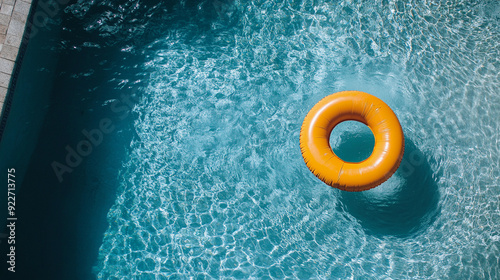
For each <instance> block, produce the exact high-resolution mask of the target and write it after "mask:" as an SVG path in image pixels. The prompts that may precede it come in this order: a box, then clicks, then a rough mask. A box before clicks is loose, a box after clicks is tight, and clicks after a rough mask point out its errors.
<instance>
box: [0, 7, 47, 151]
mask: <svg viewBox="0 0 500 280" xmlns="http://www.w3.org/2000/svg"><path fill="white" fill-rule="evenodd" d="M37 2H38V0H3V1H2V2H1V3H0V5H1V6H0V108H1V113H0V142H1V140H2V136H3V132H4V130H5V126H6V124H7V118H8V116H9V112H10V109H11V106H12V100H13V95H14V92H15V88H16V84H17V77H18V75H19V72H20V69H21V65H22V60H23V57H24V53H25V51H26V47H27V45H28V41H29V39H30V37H31V31H32V28H31V27H32V26H33V13H34V12H33V10H34V7H36V3H37ZM3 23H7V24H3ZM9 72H10V73H9Z"/></svg>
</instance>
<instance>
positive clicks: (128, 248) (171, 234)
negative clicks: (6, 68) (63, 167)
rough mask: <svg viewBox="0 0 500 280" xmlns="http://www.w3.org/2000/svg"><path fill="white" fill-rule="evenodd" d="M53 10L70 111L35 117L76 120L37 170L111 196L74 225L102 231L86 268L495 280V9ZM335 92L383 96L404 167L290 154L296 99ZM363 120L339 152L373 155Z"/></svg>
mask: <svg viewBox="0 0 500 280" xmlns="http://www.w3.org/2000/svg"><path fill="white" fill-rule="evenodd" d="M62 18H63V19H62V20H61V25H62V31H61V33H62V35H61V41H60V42H58V43H55V45H56V46H57V47H55V49H56V52H57V53H61V54H62V57H63V58H62V59H61V60H60V62H59V64H60V65H59V66H58V67H59V68H58V69H62V70H63V71H61V72H60V74H59V76H60V80H57V79H56V78H54V80H57V81H55V82H54V83H55V84H56V87H55V88H56V89H55V90H54V91H57V92H59V93H58V94H56V96H59V97H61V98H63V99H62V101H61V100H60V99H59V100H53V101H51V102H52V103H51V104H52V105H51V106H53V107H54V108H55V107H57V108H59V109H57V110H59V111H57V110H56V109H53V110H54V111H53V112H58V114H61V112H66V113H67V115H69V116H70V118H69V119H70V120H72V121H66V120H59V121H58V122H55V120H56V119H57V118H60V115H58V114H56V113H50V112H52V111H50V112H49V113H48V115H49V117H48V118H47V120H52V121H53V122H55V123H59V124H57V125H58V126H61V127H69V125H71V128H70V131H66V132H64V133H60V132H58V133H60V134H58V135H59V136H60V137H62V139H63V140H60V141H59V142H57V143H55V144H54V143H46V145H47V146H48V147H50V149H49V151H48V152H47V153H46V154H44V157H48V159H47V160H45V161H43V160H42V159H40V161H39V162H42V161H43V162H44V166H46V167H44V168H45V170H48V171H49V172H43V174H42V172H40V174H38V176H40V177H42V178H44V177H47V178H49V176H50V179H46V180H47V181H48V180H51V182H54V184H55V185H56V186H60V184H63V185H64V184H66V185H64V186H66V187H67V188H70V189H71V190H76V189H80V188H86V189H90V191H89V192H88V193H90V194H92V193H93V195H94V197H93V198H89V199H88V200H89V201H91V202H92V203H93V204H91V205H94V206H95V207H98V208H99V209H100V210H99V211H100V212H99V213H104V212H103V211H104V210H106V211H107V209H108V208H109V212H107V224H105V223H104V222H103V221H101V220H99V221H100V222H99V223H98V225H99V226H98V229H95V231H96V232H93V231H92V230H89V229H84V228H85V227H84V226H83V225H82V224H78V223H77V224H74V225H72V226H71V227H70V228H72V231H71V234H70V235H69V236H73V235H75V236H79V234H81V231H82V230H83V231H84V232H85V230H87V231H91V232H93V233H92V236H94V237H102V239H98V240H93V241H87V242H89V243H92V244H94V245H92V246H91V248H93V250H95V249H96V248H99V249H98V253H96V251H93V252H89V253H88V254H90V255H93V256H95V257H93V258H90V257H89V258H88V259H87V260H88V261H87V263H86V265H85V266H84V267H83V268H81V269H82V270H88V271H90V270H91V271H92V274H93V275H94V277H98V278H99V279H170V278H172V279H174V278H176V277H177V278H180V279H184V278H194V279H220V278H237V279H247V278H256V279H265V278H278V279H281V278H299V279H317V278H322V279H498V278H500V258H499V256H500V251H499V248H500V226H499V224H500V187H499V186H500V184H499V183H500V141H499V139H500V138H499V136H498V135H499V133H500V125H499V124H498V122H497V119H498V118H499V114H500V75H499V73H500V59H499V55H500V43H499V42H500V5H499V4H498V3H497V2H495V1H465V0H464V1H385V0H381V1H332V2H327V1H276V0H273V1H234V2H232V1H218V0H216V1H201V2H195V1H181V2H179V3H176V2H167V3H153V1H145V2H141V1H120V2H116V1H103V2H99V3H95V2H92V1H77V2H76V3H72V4H70V5H68V6H67V7H66V8H65V9H64V13H63V14H62ZM61 80H62V81H61ZM348 89H349V90H361V91H365V92H368V93H371V94H373V95H376V96H377V97H379V98H381V99H382V100H384V101H385V102H386V103H387V104H388V105H389V106H390V107H391V108H392V109H393V110H394V112H395V113H396V115H397V116H398V118H399V120H400V122H401V125H402V127H403V130H404V133H405V138H406V146H405V156H404V158H403V162H402V164H401V167H400V168H399V170H398V171H397V172H396V173H395V175H394V176H393V177H392V178H391V179H389V180H388V181H387V182H386V183H384V184H382V185H381V186H379V187H377V188H375V189H373V190H370V191H366V192H362V193H345V192H342V191H339V190H336V189H332V188H330V187H328V186H326V185H324V184H323V183H321V181H319V180H318V179H316V177H314V175H312V174H311V173H310V172H309V170H308V169H307V167H306V166H305V164H304V162H303V159H302V157H301V154H300V148H299V132H300V126H301V124H302V121H303V119H304V117H305V115H306V114H307V112H308V110H309V109H310V108H311V107H312V106H313V105H314V104H315V103H316V102H317V101H319V100H320V99H321V98H323V97H324V96H326V95H328V94H331V93H333V92H336V91H341V90H348ZM67 93H71V94H67ZM73 93H74V95H76V96H77V97H75V96H74V95H72V94H73ZM127 98H128V99H127ZM125 99H127V100H129V102H127V101H125ZM127 104H129V105H130V106H128V105H127ZM125 105H127V106H125ZM61 108H63V109H61ZM120 108H122V109H120ZM104 119H109V122H110V124H111V125H112V126H113V127H114V129H113V130H112V131H110V132H109V133H107V132H105V131H104V130H102V129H101V132H102V131H104V132H102V135H103V137H102V144H101V143H100V144H99V145H95V146H96V147H95V151H93V152H90V153H89V155H88V156H85V157H83V160H82V163H80V164H78V165H77V166H76V167H74V170H73V172H72V173H69V172H68V173H64V174H61V178H62V181H63V182H62V183H58V182H57V180H56V177H57V176H56V175H55V174H54V169H53V165H51V164H52V163H53V162H54V161H57V162H60V163H61V164H65V162H64V161H65V157H66V156H67V154H68V153H69V150H68V149H65V147H66V146H69V147H70V148H71V149H74V150H76V149H77V148H78V145H79V143H80V142H81V141H83V140H82V139H85V137H86V136H85V133H82V132H81V131H82V129H86V131H95V129H98V128H101V126H100V123H101V122H102V121H103V120H104ZM47 120H46V121H45V123H46V125H47V126H49V125H56V124H54V123H53V122H49V121H47ZM61 122H68V123H69V124H68V126H65V125H63V124H61ZM108 127H109V126H108ZM68 129H69V128H68ZM363 129H364V128H363V127H362V126H357V125H353V124H346V125H344V126H341V127H339V128H338V129H336V130H335V131H334V134H333V135H332V139H331V145H332V147H333V149H334V150H335V151H336V152H338V153H339V154H340V156H341V157H344V158H347V159H351V160H358V159H359V158H358V157H363V156H366V154H367V153H368V154H369V153H370V148H366V147H370V146H371V147H372V146H373V144H372V141H373V139H372V138H371V136H370V134H369V132H367V131H366V130H363ZM45 131H54V129H52V130H49V129H47V130H45ZM61 135H62V136H61ZM46 137H48V136H46ZM42 139H45V138H43V137H42ZM47 139H49V138H47ZM89 141H90V140H89ZM47 142H50V141H48V140H47ZM38 145H39V146H38V147H39V149H42V148H43V147H44V146H43V145H41V144H38ZM97 146H98V147H97ZM82 147H83V146H82ZM82 149H83V148H82ZM82 151H84V150H82ZM51 152H54V153H55V154H50V153H51ZM39 157H42V156H39ZM66 163H67V162H66ZM45 173H47V174H45ZM56 173H57V172H56ZM29 174H33V173H29V172H28V175H29ZM28 175H27V176H28ZM25 180H28V181H29V179H28V178H27V179H25ZM26 184H28V183H26ZM23 187H24V185H23ZM67 192H70V193H71V192H73V191H67ZM75 192H76V191H75ZM90 194H89V196H91V195H90ZM96 194H97V195H96ZM66 195H67V194H65V193H64V194H61V199H63V198H66V197H67V196H66ZM101 195H102V196H101ZM70 197H71V196H70ZM102 197H104V198H102ZM73 198H74V197H73ZM101 198H102V200H105V201H100V199H101ZM67 203H68V204H71V200H69V201H68V202H67ZM82 206H83V207H85V204H82ZM67 207H70V206H67ZM54 211H55V210H54ZM88 211H91V210H88ZM95 211H97V210H95ZM93 215H94V214H92V213H90V214H89V213H84V214H81V213H80V214H79V217H87V216H89V217H93ZM96 215H97V214H96ZM100 215H101V216H102V214H100ZM68 219H70V218H68ZM83 220H85V219H84V218H80V220H79V221H80V222H82V223H85V222H83ZM68 223H69V222H68ZM88 224H89V222H87V224H86V225H88ZM63 231H64V230H63ZM102 232H104V233H103V235H100V234H102ZM77 239H78V240H85V237H79V238H77ZM83 247H84V245H80V247H78V248H83ZM91 259H93V260H94V262H92V263H91V265H87V264H88V263H90V261H89V260H91ZM75 265H76V264H75ZM91 266H92V268H90V267H91ZM40 269H42V268H40ZM68 273H70V272H68ZM67 275H69V274H67ZM89 277H90V276H89Z"/></svg>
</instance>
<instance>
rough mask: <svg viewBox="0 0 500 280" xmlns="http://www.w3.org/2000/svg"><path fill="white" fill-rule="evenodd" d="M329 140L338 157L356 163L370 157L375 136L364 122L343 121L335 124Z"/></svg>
mask: <svg viewBox="0 0 500 280" xmlns="http://www.w3.org/2000/svg"><path fill="white" fill-rule="evenodd" d="M329 142H330V147H331V148H332V151H333V152H334V153H335V154H336V155H337V156H338V157H339V158H340V159H342V160H343V161H345V162H354V163H356V162H362V161H363V160H365V159H367V158H369V157H370V155H371V154H372V152H373V147H375V136H374V135H373V133H372V131H371V130H370V128H369V127H368V126H367V125H365V124H364V123H361V122H358V121H344V122H341V123H339V124H338V125H337V126H335V128H334V129H333V131H332V133H331V134H330V140H329Z"/></svg>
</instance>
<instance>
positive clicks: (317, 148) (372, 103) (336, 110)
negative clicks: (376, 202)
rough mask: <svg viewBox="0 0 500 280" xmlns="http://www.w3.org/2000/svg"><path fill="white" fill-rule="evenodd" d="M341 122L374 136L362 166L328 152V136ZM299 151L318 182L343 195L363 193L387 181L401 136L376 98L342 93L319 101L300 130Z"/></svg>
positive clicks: (395, 120) (394, 167)
mask: <svg viewBox="0 0 500 280" xmlns="http://www.w3.org/2000/svg"><path fill="white" fill-rule="evenodd" d="M343 121H358V122H362V123H364V124H365V125H367V126H368V127H369V128H370V129H371V131H372V133H373V135H374V136H375V146H374V147H373V152H372V154H371V155H370V157H368V158H367V159H365V160H364V161H362V162H345V161H343V160H342V159H340V158H339V157H338V156H337V155H335V153H334V152H333V151H332V148H331V147H330V134H331V132H332V130H333V128H334V127H335V126H336V125H337V124H339V123H341V122H343ZM300 149H301V152H302V156H303V157H304V161H305V163H306V165H307V167H308V168H309V169H310V170H311V172H312V173H313V174H314V175H316V177H318V178H319V179H320V180H321V181H323V182H325V183H326V184H327V185H330V186H332V187H334V188H338V189H341V190H345V191H354V192H356V191H364V190H369V189H371V188H374V187H376V186H378V185H380V184H382V183H383V182H385V181H386V180H387V179H389V178H390V177H391V176H392V174H394V172H396V170H397V169H398V167H399V164H400V163H401V159H402V158H403V153H404V135H403V130H402V128H401V125H400V124H399V121H398V118H397V117H396V115H395V114H394V112H393V111H392V110H391V108H389V106H388V105H387V104H385V103H384V102H383V101H382V100H380V99H378V98H377V97H375V96H373V95H370V94H368V93H364V92H361V91H342V92H338V93H335V94H332V95H329V96H327V97H325V98H323V99H322V100H321V101H319V102H318V103H317V104H316V105H315V106H314V107H313V108H312V109H311V111H309V113H308V114H307V116H306V117H305V119H304V122H303V124H302V128H301V130H300Z"/></svg>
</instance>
